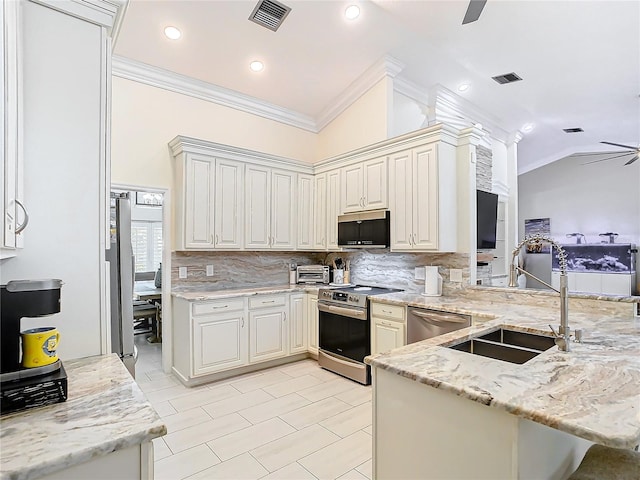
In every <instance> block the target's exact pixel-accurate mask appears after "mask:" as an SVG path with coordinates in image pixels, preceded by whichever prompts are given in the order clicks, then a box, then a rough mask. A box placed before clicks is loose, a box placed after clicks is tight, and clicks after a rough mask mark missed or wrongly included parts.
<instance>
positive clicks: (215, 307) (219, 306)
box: [211, 305, 229, 310]
mask: <svg viewBox="0 0 640 480" xmlns="http://www.w3.org/2000/svg"><path fill="white" fill-rule="evenodd" d="M228 306H229V305H218V306H215V305H214V306H213V307H211V308H213V309H214V310H216V309H218V308H227V307H228Z"/></svg>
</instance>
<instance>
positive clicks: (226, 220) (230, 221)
mask: <svg viewBox="0 0 640 480" xmlns="http://www.w3.org/2000/svg"><path fill="white" fill-rule="evenodd" d="M215 177H216V178H215V186H216V187H215V209H214V210H215V211H214V221H215V233H214V235H215V237H214V247H215V248H221V249H225V248H229V249H234V250H240V249H241V248H243V246H244V245H243V239H242V231H243V225H242V218H243V208H242V205H243V200H244V199H243V187H244V165H243V164H242V163H240V162H234V161H232V160H222V159H218V160H216V176H215Z"/></svg>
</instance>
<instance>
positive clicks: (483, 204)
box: [476, 190, 498, 250]
mask: <svg viewBox="0 0 640 480" xmlns="http://www.w3.org/2000/svg"><path fill="white" fill-rule="evenodd" d="M476 200H477V201H476V207H477V212H478V216H477V222H476V225H477V232H478V238H477V243H476V245H477V249H478V250H485V249H486V250H491V249H493V248H496V225H497V223H498V195H496V194H495V193H489V192H483V191H482V190H476Z"/></svg>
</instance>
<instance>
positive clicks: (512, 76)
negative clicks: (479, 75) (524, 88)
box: [491, 72, 522, 85]
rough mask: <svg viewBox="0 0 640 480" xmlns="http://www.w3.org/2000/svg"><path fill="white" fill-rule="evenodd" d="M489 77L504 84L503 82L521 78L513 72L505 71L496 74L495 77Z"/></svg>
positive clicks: (515, 80) (511, 81)
mask: <svg viewBox="0 0 640 480" xmlns="http://www.w3.org/2000/svg"><path fill="white" fill-rule="evenodd" d="M491 78H493V79H494V80H495V81H496V82H498V83H499V84H500V85H504V84H505V83H513V82H518V81H520V80H522V78H520V77H519V76H518V75H516V74H515V73H513V72H511V73H505V74H503V75H496V76H495V77H491Z"/></svg>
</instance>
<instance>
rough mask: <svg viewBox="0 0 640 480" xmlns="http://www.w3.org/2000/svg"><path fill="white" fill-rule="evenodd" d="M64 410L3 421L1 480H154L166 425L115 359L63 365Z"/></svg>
mask: <svg viewBox="0 0 640 480" xmlns="http://www.w3.org/2000/svg"><path fill="white" fill-rule="evenodd" d="M64 367H65V369H66V371H67V376H68V381H69V398H68V400H67V401H66V402H64V403H58V404H55V405H50V406H47V407H41V408H34V409H31V410H26V411H22V412H15V413H12V414H9V415H6V416H3V417H2V418H0V442H1V447H2V448H1V449H0V478H1V479H3V480H4V479H12V480H29V479H37V478H41V479H48V480H53V479H68V478H92V479H100V478H104V479H107V478H129V479H132V478H140V479H153V447H152V445H151V440H152V439H154V438H156V437H160V436H162V435H165V434H166V433H167V429H166V426H165V425H164V424H163V423H162V421H161V420H160V418H159V417H158V414H157V413H156V411H155V410H154V409H153V407H151V405H150V404H149V403H148V402H147V400H146V398H145V396H144V394H143V393H142V391H141V390H140V389H139V388H138V385H137V384H136V382H135V381H134V379H133V378H132V377H131V376H130V375H129V372H128V371H127V370H126V368H125V367H124V365H123V364H122V362H121V361H120V359H119V358H118V356H117V355H115V354H111V355H104V356H95V357H87V358H81V359H77V360H69V361H65V362H64Z"/></svg>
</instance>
